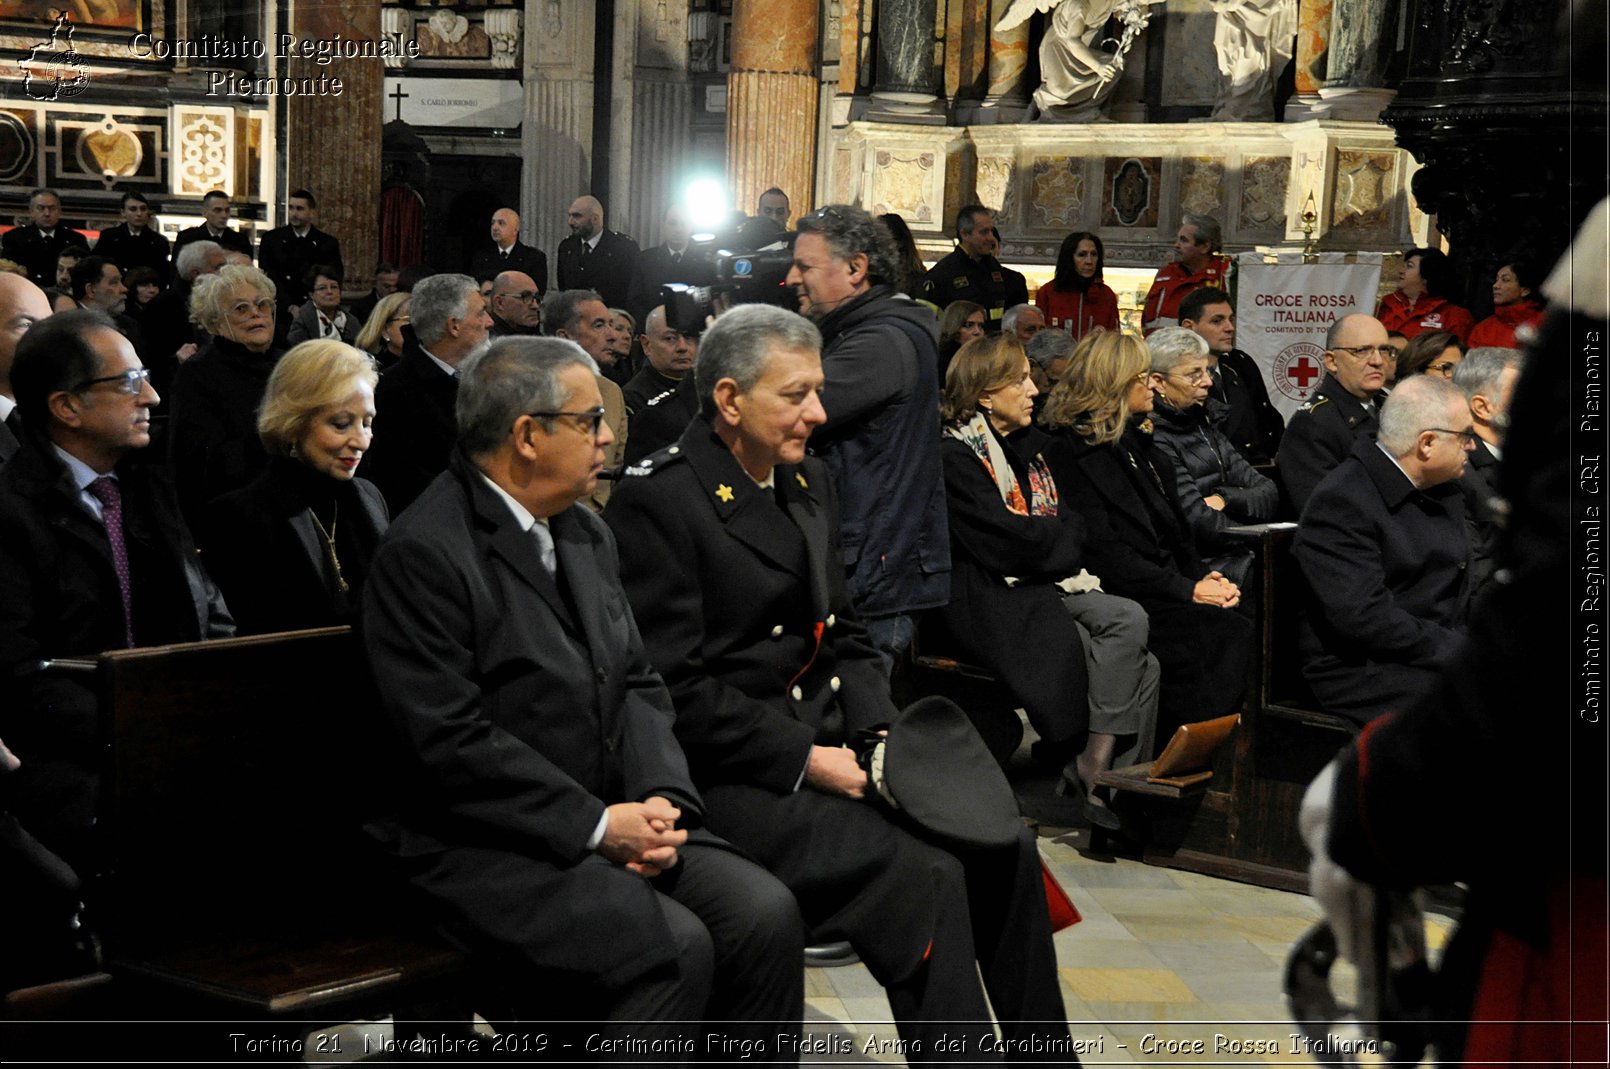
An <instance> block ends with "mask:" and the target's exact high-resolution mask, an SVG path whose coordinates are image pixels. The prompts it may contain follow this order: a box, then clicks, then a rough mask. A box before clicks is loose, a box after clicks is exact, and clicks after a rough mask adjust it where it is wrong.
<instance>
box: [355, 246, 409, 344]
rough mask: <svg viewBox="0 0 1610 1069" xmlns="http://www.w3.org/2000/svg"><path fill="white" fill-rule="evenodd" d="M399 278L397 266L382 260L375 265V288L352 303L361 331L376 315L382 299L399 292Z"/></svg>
mask: <svg viewBox="0 0 1610 1069" xmlns="http://www.w3.org/2000/svg"><path fill="white" fill-rule="evenodd" d="M399 277H400V272H399V271H398V270H397V265H396V264H391V263H386V262H385V261H384V260H382V261H381V262H380V263H379V264H377V265H375V284H374V287H373V288H372V289H370V290H369V292H368V293H365V294H364V295H363V296H362V297H359V298H358V299H357V300H355V301H353V302H352V314H353V315H355V316H357V317H358V326H359V328H360V329H361V328H362V327H363V325H364V324H366V323H368V322H369V317H370V316H371V315H373V314H374V311H375V305H377V304H379V303H380V300H381V298H383V297H390V296H391V295H392V294H393V293H396V292H397V280H398V278H399Z"/></svg>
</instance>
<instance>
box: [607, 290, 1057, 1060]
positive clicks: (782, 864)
mask: <svg viewBox="0 0 1610 1069" xmlns="http://www.w3.org/2000/svg"><path fill="white" fill-rule="evenodd" d="M821 341H822V335H821V334H820V333H819V332H818V331H817V329H816V328H815V327H814V326H812V325H811V323H809V322H808V321H806V320H804V319H802V318H800V317H799V316H796V315H793V314H791V313H789V312H785V311H783V310H782V309H779V308H773V307H769V306H766V305H745V306H743V307H740V308H736V309H733V310H732V311H730V312H728V313H726V314H725V315H723V316H721V317H720V318H719V319H717V320H716V322H715V324H714V325H713V326H711V328H710V329H709V330H708V331H707V332H706V333H705V336H704V338H703V340H702V341H701V342H700V351H699V361H698V365H697V366H696V368H695V370H694V377H695V381H696V385H697V389H698V396H699V407H700V418H698V419H695V420H694V421H693V423H692V424H690V425H689V426H688V428H687V430H686V432H685V433H684V434H683V435H682V437H681V439H680V440H679V441H678V442H677V443H676V444H675V445H672V446H668V447H667V448H665V449H663V450H661V451H659V452H657V453H655V454H653V455H651V456H649V457H648V458H646V459H645V460H643V461H642V462H641V463H640V464H638V465H637V466H635V467H632V468H629V469H627V478H625V479H623V480H622V481H621V484H620V485H619V486H618V487H617V488H616V490H615V494H614V497H613V498H612V499H611V501H610V506H609V510H608V511H607V512H606V513H605V520H606V521H607V522H608V523H609V525H610V527H611V528H612V529H613V530H614V532H615V535H616V539H615V540H616V543H617V544H618V545H619V547H620V557H621V582H622V584H623V586H624V587H625V589H626V596H627V599H628V601H629V602H630V603H631V605H632V608H633V610H634V615H635V616H636V619H637V620H638V623H639V626H640V627H641V629H642V634H643V645H644V648H645V649H646V650H647V652H648V655H649V659H650V661H651V662H652V663H653V666H654V668H655V669H656V671H658V672H660V673H661V675H662V676H663V677H664V679H665V683H666V686H667V687H668V688H669V689H670V692H671V700H672V703H673V704H674V706H675V708H676V725H675V730H676V735H677V738H678V740H679V741H680V742H681V743H682V747H683V750H684V752H686V753H687V755H688V767H689V770H690V772H691V773H692V775H693V778H694V782H695V784H697V785H698V786H699V789H700V791H701V792H702V793H703V797H704V801H705V826H706V827H707V828H709V829H710V830H711V831H712V832H714V833H715V834H717V835H720V836H722V837H723V838H725V839H727V840H728V841H729V842H731V843H733V844H734V845H735V846H737V847H739V848H740V849H742V850H743V851H744V852H745V853H746V854H747V855H748V856H750V857H753V858H754V859H756V860H757V861H759V862H760V863H761V864H762V865H764V866H765V867H766V868H768V869H769V870H771V871H772V873H773V874H774V875H776V876H777V877H778V879H780V880H782V882H783V883H784V884H786V885H787V886H788V888H789V889H790V890H792V891H793V892H794V894H795V897H796V898H797V899H798V901H799V906H800V913H801V914H802V915H803V916H804V917H805V920H806V924H807V925H808V926H810V927H811V928H812V929H813V930H814V932H815V934H816V936H817V937H818V938H823V939H847V940H848V941H849V942H850V943H851V944H852V945H853V946H854V947H855V949H856V952H857V953H859V954H860V956H861V958H862V960H863V961H865V962H866V963H867V967H868V968H869V969H870V970H871V972H872V975H873V976H874V977H876V978H877V979H878V981H879V982H880V983H881V984H882V985H883V986H884V989H885V990H886V992H887V993H888V997H889V1008H890V1010H891V1012H892V1013H893V1016H894V1019H895V1023H896V1025H897V1026H898V1028H899V1031H900V1035H901V1038H903V1039H905V1040H907V1041H909V1042H911V1043H912V1049H913V1050H921V1051H923V1052H924V1053H923V1059H922V1060H924V1061H928V1060H930V1059H931V1060H936V1061H937V1060H948V1059H946V1057H945V1056H944V1055H943V1054H942V1053H941V1052H942V1051H943V1050H944V1049H946V1048H942V1047H939V1046H938V1045H937V1041H938V1039H939V1037H940V1035H941V1034H943V1033H944V1032H945V1031H946V1030H947V1028H948V1029H949V1031H950V1033H951V1034H952V1035H955V1033H956V1029H955V1028H954V1027H952V1026H950V1025H947V1022H961V1021H979V1022H986V1023H985V1024H984V1025H983V1028H984V1030H985V1031H989V1025H988V1024H987V1022H988V1021H989V1019H990V1010H991V1008H993V1010H994V1012H995V1015H996V1017H997V1018H998V1019H999V1021H1000V1023H1001V1031H1002V1034H1003V1036H1004V1037H1005V1038H1006V1039H1007V1040H1008V1042H1011V1043H1013V1044H1014V1046H1015V1048H1016V1049H1020V1050H1021V1049H1029V1044H1031V1043H1042V1044H1051V1045H1047V1046H1040V1047H1037V1048H1035V1049H1040V1050H1055V1049H1058V1048H1057V1047H1056V1046H1055V1045H1054V1044H1055V1042H1057V1041H1059V1040H1060V1041H1063V1042H1065V1041H1066V1037H1067V1035H1068V1029H1067V1024H1066V1023H1065V1011H1064V1009H1063V1006H1062V1000H1061V995H1060V994H1059V992H1058V985H1057V974H1056V961H1055V951H1054V948H1053V946H1052V943H1051V931H1050V922H1049V919H1048V917H1047V914H1046V906H1045V893H1044V890H1043V885H1042V881H1041V878H1040V875H1039V861H1038V854H1037V851H1036V847H1035V845H1034V837H1033V835H1032V834H1031V833H1030V832H1029V831H1028V830H1027V829H1026V828H1023V827H1018V828H1016V829H1015V830H1016V840H1015V841H1009V842H1008V843H1007V844H1006V845H1003V846H997V847H975V848H964V847H959V846H953V845H948V844H941V843H939V842H937V841H934V840H931V839H927V838H923V837H921V836H919V835H918V834H915V833H913V832H912V831H911V830H909V829H910V825H909V824H908V823H906V822H905V821H903V820H902V819H901V818H899V817H897V816H895V815H893V814H892V813H891V812H890V810H889V809H888V808H887V807H884V806H880V805H878V804H876V803H875V802H873V801H871V800H869V797H868V796H869V795H875V794H876V791H875V790H873V789H872V788H871V787H870V785H869V783H868V780H867V774H866V773H865V772H864V771H863V770H862V769H861V766H860V765H859V764H857V762H856V758H855V754H854V752H853V751H852V750H851V749H850V748H849V747H848V746H847V745H846V744H847V743H849V742H850V741H851V740H852V739H853V738H854V737H855V735H856V732H857V731H858V730H861V729H872V728H875V727H877V726H879V725H884V724H888V723H889V722H891V721H892V720H893V719H894V717H895V715H896V712H895V707H894V704H893V702H892V701H891V699H890V697H889V687H888V683H887V681H886V679H885V677H884V673H883V667H882V662H881V659H880V657H879V654H878V651H877V650H876V649H875V648H874V646H873V643H872V641H871V640H870V638H869V636H868V634H867V632H866V630H865V628H864V627H863V626H862V624H861V621H860V620H859V619H857V617H856V615H855V610H854V608H853V607H852V606H851V603H850V597H849V594H848V592H847V591H846V589H845V583H844V569H843V566H842V563H841V561H842V555H841V550H840V544H839V543H840V537H839V530H840V528H839V509H838V495H837V494H836V493H835V491H834V485H833V480H832V479H831V478H830V477H829V474H828V468H827V466H826V465H825V464H824V463H823V462H822V461H820V460H817V459H815V458H813V457H807V456H806V455H805V445H806V442H807V440H808V439H809V438H810V437H811V434H812V432H813V431H814V430H816V429H817V428H818V427H820V426H822V425H823V423H824V421H825V420H826V419H827V413H826V412H825V411H824V410H823V399H824V398H823V396H821V393H822V387H823V383H824V377H823V369H822V360H821V357H820V355H819V354H820V350H821ZM668 565H669V566H668ZM981 971H982V974H983V977H982V978H983V983H982V984H980V982H979V979H980V972H981ZM986 991H987V992H988V995H989V1002H988V1004H986V1002H985V998H984V996H985V992H986ZM954 1057H955V1058H956V1059H957V1060H962V1059H966V1060H968V1061H974V1060H977V1057H978V1056H977V1053H976V1052H970V1051H956V1052H955V1054H954Z"/></svg>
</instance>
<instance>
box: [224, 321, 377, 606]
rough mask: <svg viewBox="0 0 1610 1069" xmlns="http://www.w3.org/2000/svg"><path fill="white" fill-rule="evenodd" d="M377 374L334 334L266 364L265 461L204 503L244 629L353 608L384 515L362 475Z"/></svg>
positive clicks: (261, 425) (228, 596)
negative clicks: (269, 367) (244, 481)
mask: <svg viewBox="0 0 1610 1069" xmlns="http://www.w3.org/2000/svg"><path fill="white" fill-rule="evenodd" d="M388 299H389V298H388ZM377 380H378V376H377V375H376V373H375V364H374V359H373V358H372V357H370V356H369V355H368V354H367V353H364V352H360V351H359V350H357V349H354V348H353V347H352V346H350V345H347V344H345V343H344V342H339V341H335V340H334V339H318V340H314V341H306V342H303V343H302V344H301V345H298V346H296V347H295V348H293V349H291V351H290V352H288V353H286V354H285V356H284V357H283V358H281V360H280V362H279V364H278V365H277V366H276V367H275V368H274V372H273V374H272V375H270V376H269V380H268V388H267V390H266V391H265V392H264V394H263V405H262V410H261V411H260V412H259V414H258V417H257V430H258V434H259V435H260V436H261V438H262V442H263V447H264V449H265V450H266V451H267V452H268V454H269V462H268V467H267V468H266V469H265V470H264V471H263V473H262V474H261V475H259V476H258V477H257V478H256V479H254V480H253V481H252V482H251V483H249V484H248V485H246V486H245V487H243V488H241V489H239V490H236V491H234V492H232V493H229V494H225V495H224V496H223V497H221V498H219V499H218V500H216V501H214V502H213V503H212V504H211V505H210V506H209V507H208V508H207V511H206V527H205V531H206V534H205V536H204V538H203V540H202V541H203V545H204V546H205V549H204V550H203V553H204V555H205V557H206V563H207V570H208V572H209V573H211V575H212V577H213V579H214V581H216V582H217V584H218V586H219V589H221V590H222V591H223V593H224V600H225V602H227V603H228V605H229V608H230V611H231V612H233V614H234V616H235V623H236V625H237V626H238V628H239V630H240V633H241V634H258V633H263V632H268V631H291V630H296V629H299V628H307V627H328V626H333V625H337V624H348V623H352V622H353V621H354V619H355V618H356V616H357V611H358V596H359V593H360V591H361V590H362V587H363V580H364V577H365V576H366V575H367V574H368V572H369V561H370V560H371V558H372V557H373V556H374V551H375V547H376V545H377V544H378V543H379V541H380V536H381V535H382V534H384V533H385V530H386V525H387V520H388V516H387V512H386V504H385V501H384V500H383V499H382V498H381V496H380V491H379V490H377V489H375V487H374V485H373V484H372V483H370V482H368V481H367V480H365V479H360V478H358V477H357V470H358V464H359V462H361V461H362V460H363V456H364V453H365V452H366V451H367V450H368V448H369V442H370V433H371V432H370V426H371V424H373V422H374V418H375V393H374V391H375V383H376V381H377Z"/></svg>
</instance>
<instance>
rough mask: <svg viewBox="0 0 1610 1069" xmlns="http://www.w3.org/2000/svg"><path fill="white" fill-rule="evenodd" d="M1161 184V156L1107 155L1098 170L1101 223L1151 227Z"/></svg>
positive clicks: (1155, 220) (1155, 223)
mask: <svg viewBox="0 0 1610 1069" xmlns="http://www.w3.org/2000/svg"><path fill="white" fill-rule="evenodd" d="M1162 188H1163V160H1162V157H1160V156H1144V157H1142V156H1130V157H1127V158H1126V157H1122V156H1113V157H1109V158H1108V160H1107V163H1106V166H1105V167H1104V168H1103V171H1102V183H1101V225H1102V226H1116V227H1126V228H1127V227H1141V228H1145V229H1155V228H1156V226H1157V211H1158V204H1157V202H1158V197H1159V195H1160V194H1161V192H1162Z"/></svg>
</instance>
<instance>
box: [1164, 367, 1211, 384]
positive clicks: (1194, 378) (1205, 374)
mask: <svg viewBox="0 0 1610 1069" xmlns="http://www.w3.org/2000/svg"><path fill="white" fill-rule="evenodd" d="M1166 374H1167V376H1168V377H1169V378H1171V379H1180V380H1181V381H1184V382H1212V381H1213V373H1212V372H1211V371H1209V370H1208V369H1207V368H1200V369H1198V370H1196V371H1193V372H1191V373H1190V374H1189V375H1182V374H1180V373H1179V372H1178V371H1170V372H1167V373H1166Z"/></svg>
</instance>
